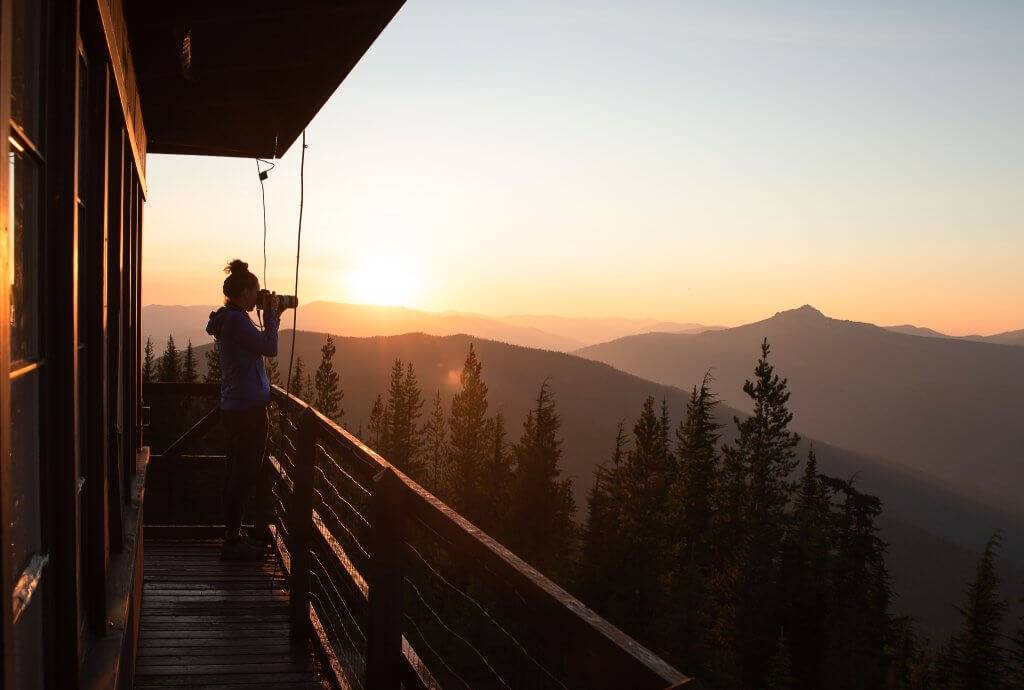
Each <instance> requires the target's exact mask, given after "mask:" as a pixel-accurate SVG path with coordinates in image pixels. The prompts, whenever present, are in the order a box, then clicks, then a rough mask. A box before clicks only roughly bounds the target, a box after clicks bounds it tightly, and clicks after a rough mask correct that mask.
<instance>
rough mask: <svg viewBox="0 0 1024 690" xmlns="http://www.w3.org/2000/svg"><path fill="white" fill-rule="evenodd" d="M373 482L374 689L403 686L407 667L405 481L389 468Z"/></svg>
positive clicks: (370, 676) (370, 658) (370, 639)
mask: <svg viewBox="0 0 1024 690" xmlns="http://www.w3.org/2000/svg"><path fill="white" fill-rule="evenodd" d="M373 483H374V491H373V496H372V497H371V499H370V502H371V505H370V529H371V537H370V564H369V569H368V570H369V572H368V575H369V586H370V592H369V608H370V612H369V617H370V620H369V630H368V635H367V638H366V645H367V650H366V685H367V687H368V688H369V689H370V690H398V688H399V687H400V686H401V668H402V553H403V540H404V537H403V531H404V530H403V529H402V522H403V514H402V495H403V494H402V484H401V482H400V481H399V479H398V477H397V476H396V475H395V473H394V471H393V470H391V469H386V470H383V471H382V472H381V473H380V474H378V475H377V476H376V477H374V480H373Z"/></svg>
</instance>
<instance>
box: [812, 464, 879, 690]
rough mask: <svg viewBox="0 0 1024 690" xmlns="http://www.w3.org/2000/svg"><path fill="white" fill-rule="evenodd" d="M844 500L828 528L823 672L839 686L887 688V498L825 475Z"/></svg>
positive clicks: (855, 689)
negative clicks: (881, 521)
mask: <svg viewBox="0 0 1024 690" xmlns="http://www.w3.org/2000/svg"><path fill="white" fill-rule="evenodd" d="M822 482H824V483H825V485H826V486H827V487H828V490H829V491H830V492H831V494H832V495H833V496H836V497H840V499H841V502H840V504H839V505H838V506H835V508H834V510H833V515H832V519H831V525H830V531H829V539H830V545H829V551H830V554H831V557H830V559H829V574H828V580H829V588H830V591H829V596H828V603H827V606H826V610H827V614H828V615H827V618H826V625H825V633H824V637H825V639H827V640H828V648H827V652H826V654H825V659H824V670H823V675H824V677H825V678H827V679H829V682H830V683H831V684H832V685H833V687H835V688H837V690H859V689H860V688H881V687H884V684H885V680H886V675H887V669H886V666H887V663H888V659H887V655H886V649H885V645H886V642H887V640H889V639H890V638H891V634H892V633H891V629H890V626H891V619H890V617H889V612H888V609H889V603H890V601H891V599H892V591H891V586H890V582H889V574H888V572H887V571H886V567H885V550H886V545H885V542H883V541H882V540H881V539H879V537H878V527H877V525H876V520H877V518H878V516H879V515H880V514H881V512H882V502H881V501H880V500H879V499H878V498H877V497H876V496H871V495H870V494H866V493H863V492H861V491H858V490H857V489H856V488H854V486H853V484H852V482H848V481H843V480H840V479H836V478H834V477H828V476H824V475H823V476H822Z"/></svg>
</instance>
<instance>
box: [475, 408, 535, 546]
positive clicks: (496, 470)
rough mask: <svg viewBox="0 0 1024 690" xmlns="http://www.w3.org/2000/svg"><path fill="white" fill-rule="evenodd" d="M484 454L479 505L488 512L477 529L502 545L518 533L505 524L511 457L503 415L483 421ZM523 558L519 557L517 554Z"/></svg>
mask: <svg viewBox="0 0 1024 690" xmlns="http://www.w3.org/2000/svg"><path fill="white" fill-rule="evenodd" d="M485 433H486V436H487V445H488V452H487V454H486V455H485V457H484V461H483V464H482V466H481V468H480V488H481V491H482V495H481V496H480V503H481V504H482V505H490V506H491V510H490V511H488V512H487V513H485V514H482V515H481V516H480V517H479V518H478V520H479V524H480V528H481V529H483V530H484V531H485V532H487V533H488V534H490V535H491V536H492V537H494V538H495V539H497V540H498V541H501V542H503V543H505V544H508V543H510V541H509V539H510V538H511V537H512V536H513V535H515V534H518V533H519V530H520V529H521V527H522V526H521V525H519V524H516V523H514V522H511V521H510V520H509V517H510V516H509V513H510V510H509V499H510V497H511V493H512V453H511V452H510V449H509V443H508V440H507V437H508V434H507V432H506V431H505V415H503V414H502V413H501V412H500V411H499V412H498V413H497V414H495V415H494V416H493V417H490V418H489V419H488V420H487V421H486V432H485ZM517 555H519V556H520V557H522V558H524V559H525V558H526V556H525V555H524V554H523V553H518V554H517Z"/></svg>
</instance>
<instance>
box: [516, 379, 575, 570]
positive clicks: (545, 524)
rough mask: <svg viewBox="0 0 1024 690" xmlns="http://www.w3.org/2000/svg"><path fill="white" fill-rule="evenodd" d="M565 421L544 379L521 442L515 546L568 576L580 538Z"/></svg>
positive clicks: (541, 566) (522, 553)
mask: <svg viewBox="0 0 1024 690" xmlns="http://www.w3.org/2000/svg"><path fill="white" fill-rule="evenodd" d="M561 426H562V421H561V418H560V417H559V415H558V411H557V410H556V408H555V401H554V397H553V395H552V394H551V388H550V387H549V385H548V382H547V381H546V380H545V381H544V382H543V383H542V384H541V387H540V390H539V391H538V393H537V398H536V401H535V404H534V407H533V409H531V410H530V411H529V412H528V413H527V415H526V420H525V421H524V422H523V434H522V436H521V438H520V439H519V443H517V444H516V448H515V455H516V467H515V475H514V477H513V478H512V492H511V524H512V525H513V529H514V531H513V538H512V543H513V545H514V546H515V549H516V552H517V553H518V554H519V555H520V556H521V557H522V558H523V559H524V560H526V561H527V562H529V563H532V564H533V565H534V566H536V567H537V568H538V569H540V570H541V571H543V572H545V573H551V574H553V575H557V574H560V573H562V574H564V572H565V566H566V565H567V563H568V561H569V559H568V555H569V554H571V553H572V552H573V551H574V548H573V546H574V544H573V543H574V541H575V537H576V529H575V524H574V522H573V516H574V515H575V513H576V505H575V502H574V501H573V497H572V481H571V480H569V479H564V478H562V476H561V475H562V469H561V467H560V462H561V459H562V439H561V438H560V434H559V432H560V430H561Z"/></svg>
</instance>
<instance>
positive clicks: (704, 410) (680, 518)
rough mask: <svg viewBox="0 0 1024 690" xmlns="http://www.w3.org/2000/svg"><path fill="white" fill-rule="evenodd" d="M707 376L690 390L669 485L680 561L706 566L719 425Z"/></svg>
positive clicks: (709, 378)
mask: <svg viewBox="0 0 1024 690" xmlns="http://www.w3.org/2000/svg"><path fill="white" fill-rule="evenodd" d="M710 385H711V375H710V373H707V374H705V375H704V380H703V381H702V382H701V385H700V387H699V388H698V387H697V386H694V387H693V391H692V392H691V393H690V399H689V401H688V402H687V405H686V418H685V419H684V420H682V421H680V422H679V428H678V429H676V454H677V456H678V465H679V474H678V477H677V479H676V482H675V485H674V486H673V503H674V504H675V506H676V509H677V511H678V512H677V515H676V516H675V521H676V525H677V527H678V528H679V530H680V534H679V535H678V538H677V540H678V543H681V544H683V545H684V548H685V553H683V554H681V557H682V558H683V560H684V561H686V562H689V561H697V562H699V563H700V564H701V565H706V564H707V559H708V550H709V548H710V546H709V544H708V541H709V540H710V539H711V518H712V501H713V500H714V498H715V494H716V481H717V475H718V451H717V445H718V441H719V439H720V438H721V436H722V435H721V429H722V425H721V424H719V423H718V422H717V421H716V420H715V416H714V414H715V409H716V408H717V407H718V405H719V402H720V401H719V400H718V399H717V396H716V395H715V394H714V393H713V392H712V391H711V388H710Z"/></svg>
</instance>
